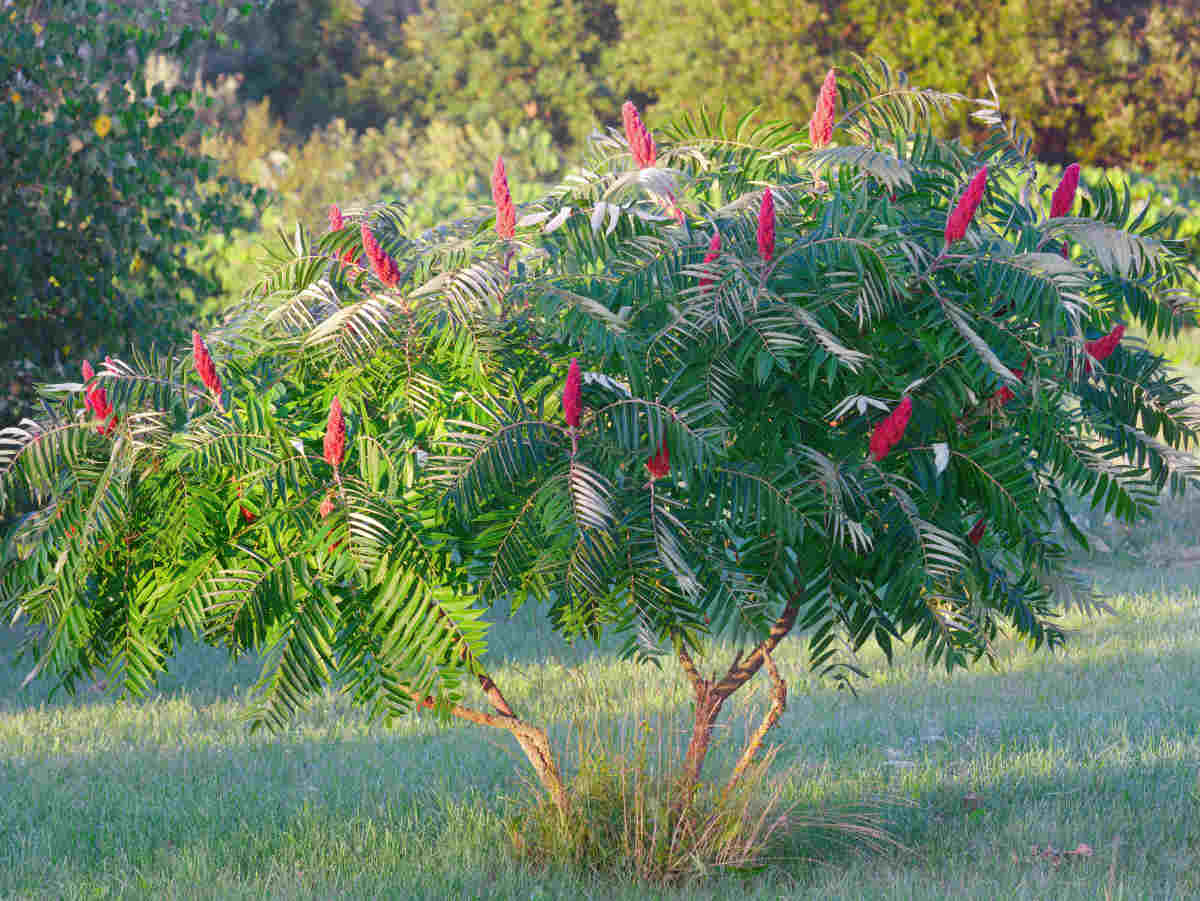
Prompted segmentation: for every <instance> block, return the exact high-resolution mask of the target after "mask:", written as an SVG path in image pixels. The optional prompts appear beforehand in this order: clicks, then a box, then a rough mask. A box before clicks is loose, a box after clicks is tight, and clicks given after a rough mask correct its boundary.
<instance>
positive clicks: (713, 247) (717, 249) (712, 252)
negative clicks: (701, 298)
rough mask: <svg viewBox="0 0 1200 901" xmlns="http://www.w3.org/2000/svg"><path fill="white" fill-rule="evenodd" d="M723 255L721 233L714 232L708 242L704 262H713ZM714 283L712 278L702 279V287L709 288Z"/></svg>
mask: <svg viewBox="0 0 1200 901" xmlns="http://www.w3.org/2000/svg"><path fill="white" fill-rule="evenodd" d="M720 255H721V233H720V232H713V236H712V239H711V240H710V241H709V242H708V253H706V254H705V255H704V262H706V263H711V262H712V261H713V260H715V259H716V258H717V257H719V256H720ZM711 284H712V279H711V278H702V279H700V287H701V288H707V287H708V286H709V285H711Z"/></svg>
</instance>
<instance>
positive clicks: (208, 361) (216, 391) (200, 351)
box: [192, 331, 221, 401]
mask: <svg viewBox="0 0 1200 901" xmlns="http://www.w3.org/2000/svg"><path fill="white" fill-rule="evenodd" d="M192 362H193V363H194V364H195V366H196V372H197V373H198V374H199V376H200V381H202V382H203V383H204V387H205V388H207V389H208V390H209V391H210V392H212V394H213V396H215V397H216V398H217V400H218V401H219V400H220V399H221V379H220V377H218V376H217V367H216V365H215V364H214V363H213V358H212V354H210V353H209V352H208V345H207V344H205V343H204V339H203V338H201V337H200V333H199V332H197V331H193V332H192Z"/></svg>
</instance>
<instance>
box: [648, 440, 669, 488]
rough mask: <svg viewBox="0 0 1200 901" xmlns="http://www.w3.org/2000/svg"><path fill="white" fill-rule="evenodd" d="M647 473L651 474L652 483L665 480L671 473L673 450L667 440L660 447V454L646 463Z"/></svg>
mask: <svg viewBox="0 0 1200 901" xmlns="http://www.w3.org/2000/svg"><path fill="white" fill-rule="evenodd" d="M646 472H648V473H650V481H654V480H655V479H665V478H666V477H667V475H668V474H669V473H670V472H671V449H670V448H669V447H667V439H666V438H663V440H662V444H660V445H659V446H658V453H657V454H655V455H654V456H653V457H651V458H650V459H649V460H647V461H646Z"/></svg>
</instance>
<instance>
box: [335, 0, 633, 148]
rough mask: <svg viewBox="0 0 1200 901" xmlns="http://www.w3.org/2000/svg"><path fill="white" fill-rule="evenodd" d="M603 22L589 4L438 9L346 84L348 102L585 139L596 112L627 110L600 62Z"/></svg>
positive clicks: (472, 0) (577, 0) (474, 1)
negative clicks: (525, 126) (533, 126)
mask: <svg viewBox="0 0 1200 901" xmlns="http://www.w3.org/2000/svg"><path fill="white" fill-rule="evenodd" d="M605 18H607V17H606V16H605V14H604V9H603V4H600V3H595V2H591V3H589V2H586V0H526V2H522V3H521V4H519V5H518V6H515V7H514V6H510V5H505V4H498V3H491V2H486V0H459V2H454V3H439V4H438V5H437V6H436V8H435V7H433V6H432V5H431V6H429V7H428V8H426V9H425V10H423V11H422V12H421V13H420V14H418V15H415V16H412V17H410V18H409V19H407V20H406V21H405V23H404V28H403V43H402V44H401V45H399V46H395V47H392V48H390V51H391V52H390V55H388V56H385V57H383V58H381V59H380V60H378V61H377V62H375V63H374V64H372V65H370V66H368V67H366V68H365V69H364V71H363V72H362V74H361V75H350V76H348V77H347V85H348V87H347V91H348V97H349V100H350V102H351V103H352V104H359V103H371V104H375V105H376V106H378V107H380V108H383V109H388V110H391V111H392V112H391V113H390V115H396V114H401V115H404V116H406V117H412V118H414V119H416V120H417V121H418V122H420V123H424V122H428V121H430V120H433V119H448V120H449V121H451V122H453V123H456V124H469V125H473V126H476V127H480V126H482V125H484V124H485V123H486V122H488V121H489V120H492V119H495V120H497V121H498V122H499V123H500V124H501V126H502V127H504V128H505V129H513V128H516V127H517V126H520V125H522V124H530V123H540V124H542V125H544V126H545V127H547V128H549V129H550V131H551V133H552V134H553V135H554V137H555V139H556V140H557V141H560V142H565V141H572V142H579V141H582V139H583V138H584V137H586V135H587V134H588V133H589V132H590V131H591V129H592V127H593V123H594V122H595V119H596V113H597V112H599V111H600V110H605V111H607V110H612V109H614V108H615V107H616V106H619V103H616V102H614V100H615V99H616V98H614V97H613V95H612V94H611V92H610V90H609V88H608V86H607V84H606V79H605V72H604V69H603V68H602V67H601V66H600V64H599V57H600V53H601V51H602V49H603V43H602V37H603V31H604V27H605V26H604V19H605Z"/></svg>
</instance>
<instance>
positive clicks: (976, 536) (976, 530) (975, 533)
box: [967, 516, 987, 545]
mask: <svg viewBox="0 0 1200 901" xmlns="http://www.w3.org/2000/svg"><path fill="white" fill-rule="evenodd" d="M986 531H987V520H986V519H984V518H983V517H982V516H981V517H979V520H978V521H977V522H976V523H975V525H974V526H972V527H971V531H970V532H969V533H968V534H967V540H968V541H970V542H971V544H974V545H978V544H979V542H981V541H983V533H984V532H986Z"/></svg>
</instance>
